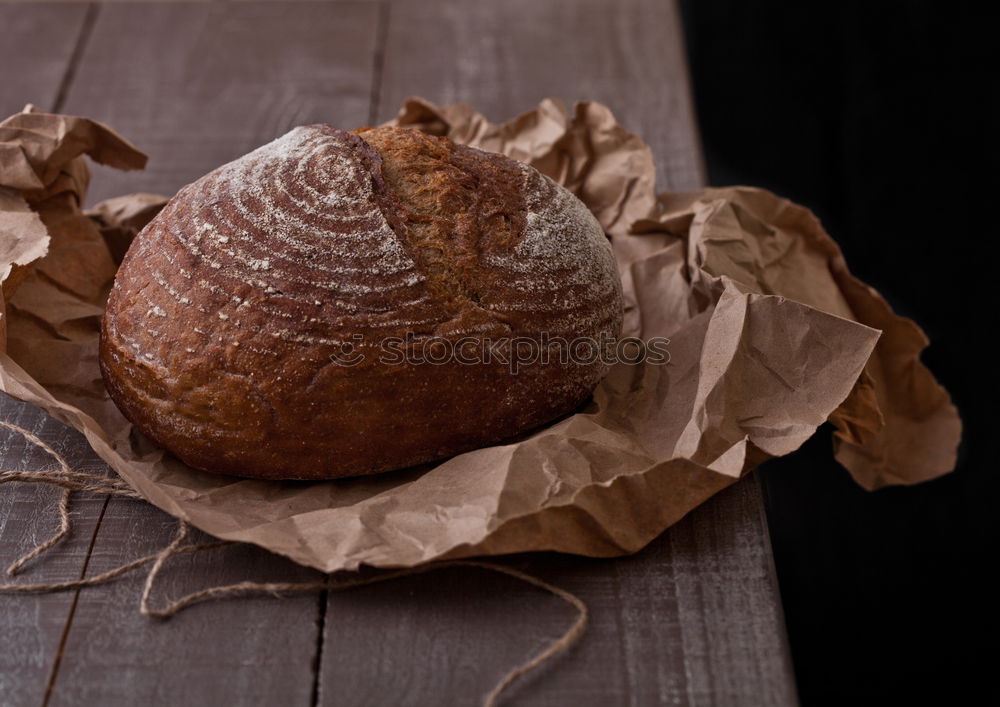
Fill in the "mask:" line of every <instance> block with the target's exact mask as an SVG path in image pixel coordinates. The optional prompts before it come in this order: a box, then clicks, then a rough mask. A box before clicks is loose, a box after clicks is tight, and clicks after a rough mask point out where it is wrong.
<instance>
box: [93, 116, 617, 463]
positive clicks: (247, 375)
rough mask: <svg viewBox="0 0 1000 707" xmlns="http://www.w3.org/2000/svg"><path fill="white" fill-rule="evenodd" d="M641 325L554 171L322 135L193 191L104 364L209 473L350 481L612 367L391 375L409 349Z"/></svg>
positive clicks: (131, 296)
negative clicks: (396, 352) (627, 322)
mask: <svg viewBox="0 0 1000 707" xmlns="http://www.w3.org/2000/svg"><path fill="white" fill-rule="evenodd" d="M621 317H622V303H621V285H620V280H619V278H618V274H617V270H616V267H615V263H614V258H613V255H612V253H611V248H610V244H609V243H608V241H607V238H606V236H605V235H604V233H603V231H602V230H601V228H600V226H599V225H598V224H597V222H596V220H595V219H594V218H593V216H592V215H591V214H590V213H589V212H588V211H587V209H586V208H585V207H584V206H583V204H582V203H581V202H579V200H577V199H576V198H575V197H574V196H572V195H571V194H570V193H569V192H568V191H566V190H565V189H563V188H562V187H560V186H558V185H557V184H555V183H554V182H552V181H551V180H550V179H548V178H547V177H544V176H542V175H541V174H539V173H538V172H537V171H535V170H534V169H532V168H530V167H528V166H526V165H523V164H521V163H518V162H515V161H513V160H511V159H508V158H506V157H503V156H500V155H493V154H488V153H484V152H480V151H478V150H474V149H472V148H468V147H463V146H458V145H454V144H453V143H451V142H450V141H448V140H446V139H443V138H434V137H430V136H426V135H423V134H422V133H419V132H417V131H413V130H407V129H399V128H376V129H369V130H364V131H360V133H349V132H345V131H341V130H337V129H334V128H331V127H329V126H322V125H317V126H307V127H300V128H296V129H294V130H292V131H291V132H289V133H288V134H287V135H285V136H283V137H281V138H279V139H277V140H275V141H274V142H272V143H270V144H268V145H265V146H263V147H261V148H259V149H258V150H255V151H254V152H251V153H250V154H248V155H246V156H244V157H242V158H240V159H238V160H236V161H234V162H231V163H229V164H227V165H224V166H222V167H220V168H219V169H217V170H215V171H214V172H212V173H210V174H208V175H206V176H205V177H203V178H202V179H200V180H198V181H196V182H194V183H193V184H190V185H188V186H187V187H185V188H183V189H182V190H181V191H180V192H179V193H178V194H177V195H176V196H175V197H174V198H173V199H172V200H171V201H170V202H169V203H168V205H167V206H166V207H165V208H164V209H163V211H162V212H161V213H160V214H159V215H158V216H157V217H156V218H155V219H154V220H153V221H152V222H151V223H150V224H149V225H148V226H147V227H146V228H145V229H144V230H143V232H142V233H140V234H139V236H138V237H137V238H136V240H135V242H134V243H133V245H132V247H131V248H130V250H129V252H128V254H127V255H126V258H125V260H124V262H123V263H122V267H121V269H120V270H119V273H118V276H117V278H116V282H115V285H114V287H113V289H112V292H111V295H110V297H109V300H108V306H107V311H106V315H105V318H104V325H103V329H102V337H101V367H102V372H103V374H104V377H105V381H106V384H107V387H108V390H109V392H110V394H111V396H112V398H113V399H114V400H115V402H116V403H117V404H118V406H119V408H120V409H121V410H122V412H123V413H124V414H125V415H126V417H128V418H129V419H130V420H131V421H132V422H133V424H134V425H135V426H136V427H137V428H138V429H139V430H140V431H141V432H143V433H144V434H146V435H147V436H149V437H151V438H152V439H153V440H154V441H156V442H158V443H159V444H161V445H162V446H164V447H166V448H167V449H169V450H171V451H172V452H174V453H175V454H176V455H177V456H179V457H180V458H181V459H182V460H184V461H185V462H187V463H188V464H190V465H192V466H194V467H197V468H201V469H206V470H209V471H217V472H222V473H231V474H236V475H242V476H254V477H265V478H335V477H338V476H346V475H356V474H365V473H373V472H378V471H385V470H389V469H394V468H400V467H403V466H408V465H412V464H417V463H421V462H426V461H431V460H434V459H438V458H441V457H444V456H448V455H451V454H454V453H457V452H460V451H465V450H467V449H471V448H475V447H479V446H483V445H485V444H489V443H493V442H496V441H500V440H502V439H505V438H508V437H510V436H512V435H515V434H517V433H519V432H522V431H525V430H527V429H530V428H532V427H535V426H538V425H540V424H542V423H544V422H547V421H549V420H551V419H553V418H555V417H557V416H559V415H562V414H565V413H567V412H570V411H571V410H572V409H574V408H575V407H576V406H578V405H579V404H580V403H581V402H583V401H584V400H585V399H586V398H587V396H589V394H590V392H591V391H592V389H593V387H594V386H595V385H596V383H597V382H598V381H599V380H600V378H601V377H602V376H603V375H604V373H605V372H606V366H605V365H603V364H601V363H600V362H594V363H585V364H574V363H560V362H559V361H558V360H557V361H555V362H552V363H550V364H549V365H544V366H543V365H529V366H526V367H524V368H522V369H521V370H519V371H518V372H517V374H516V375H515V374H512V373H511V372H510V370H509V366H508V365H507V364H506V363H501V362H499V361H491V362H490V363H481V364H474V365H469V364H460V363H457V362H455V361H453V360H449V361H445V362H442V363H436V364H430V363H424V364H412V363H411V364H407V363H399V362H395V359H394V362H392V363H387V362H385V361H384V360H383V359H381V358H380V356H382V354H383V352H384V350H383V349H382V348H381V347H382V346H383V345H384V342H386V340H388V339H390V338H391V337H396V338H399V339H405V337H406V336H407V335H408V334H409V335H410V337H411V341H410V342H409V343H405V344H402V345H401V346H400V350H402V351H411V350H412V349H413V348H414V347H416V346H420V345H422V344H423V342H426V341H427V340H428V338H429V337H440V339H439V340H443V341H445V342H454V341H456V340H458V339H460V338H461V337H468V336H474V337H479V338H480V339H482V338H484V337H485V338H489V339H491V340H501V339H503V338H510V337H522V336H527V337H536V338H537V337H538V336H539V335H540V334H541V333H542V332H545V333H547V334H548V335H550V336H552V337H564V338H567V339H572V338H574V337H578V336H588V337H598V336H599V335H600V334H601V333H602V332H604V333H606V334H610V335H612V336H615V335H617V334H618V332H619V330H620V327H621ZM352 350H353V356H351V357H348V358H350V359H351V360H352V361H353V360H356V359H358V357H359V356H360V362H358V363H356V364H355V365H344V364H343V361H344V356H345V352H348V351H352Z"/></svg>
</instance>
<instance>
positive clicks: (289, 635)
mask: <svg viewBox="0 0 1000 707" xmlns="http://www.w3.org/2000/svg"><path fill="white" fill-rule="evenodd" d="M176 528H177V521H176V520H175V519H173V518H172V517H170V516H168V515H167V514H165V513H163V512H162V511H160V510H158V509H156V508H153V507H151V506H149V505H148V504H146V503H144V502H141V501H133V500H129V499H113V500H112V501H111V502H110V504H109V506H108V509H107V511H106V513H105V514H104V518H103V519H102V522H101V525H100V530H99V531H98V534H97V539H96V543H95V547H94V552H93V554H92V555H91V558H90V565H89V567H88V575H93V574H95V573H99V572H103V571H106V570H109V569H112V568H114V567H117V566H118V565H120V564H122V563H123V562H127V561H128V560H130V559H133V558H136V557H141V556H143V555H145V554H148V553H152V552H155V551H157V550H159V549H161V548H162V547H163V546H164V544H165V543H167V542H169V541H170V539H171V537H172V535H173V533H174V531H175V530H176ZM207 540H208V538H207V537H206V536H204V535H203V534H200V533H195V534H194V537H192V538H190V540H189V541H190V542H205V541H207ZM321 578H322V575H320V574H319V573H317V572H314V571H312V570H308V569H306V568H304V567H301V566H299V565H296V564H294V563H293V562H291V561H290V560H285V559H283V558H279V557H276V556H275V555H272V554H270V553H268V552H266V551H265V550H261V549H260V548H257V547H254V546H250V545H234V546H227V547H225V548H220V549H217V550H206V551H203V552H198V553H193V554H186V555H180V556H177V557H174V558H172V559H171V560H170V562H169V564H168V565H167V566H166V567H165V569H164V571H163V572H162V574H161V575H160V581H159V582H158V584H157V585H156V591H155V595H154V597H155V598H154V604H155V605H156V606H162V605H163V604H165V603H166V601H167V600H168V599H177V598H179V597H181V596H183V595H186V594H189V593H191V592H194V591H197V590H199V589H203V588H206V587H211V586H219V585H224V584H232V583H235V582H240V581H244V580H247V581H257V582H268V581H271V582H279V581H280V582H286V581H287V582H306V581H317V580H318V579H321ZM144 581H145V571H139V572H137V573H135V574H134V575H132V576H130V577H129V578H128V579H125V580H122V581H118V582H115V583H114V584H110V585H108V586H106V587H102V588H100V589H88V590H85V592H84V593H82V594H81V596H80V602H79V606H78V607H77V610H76V613H75V615H74V617H73V623H72V625H71V627H70V631H69V633H68V636H67V640H66V646H65V650H64V654H63V658H62V664H61V666H60V669H59V673H58V677H57V680H56V682H55V684H54V686H53V690H52V695H51V699H50V701H49V704H50V705H91V704H94V705H96V704H100V705H134V704H167V705H196V704H206V705H209V704H218V705H223V704H224V705H248V704H268V705H269V704H282V705H308V704H309V703H310V699H311V694H312V688H313V669H312V661H313V656H314V654H315V651H316V641H317V634H318V630H319V628H318V624H317V619H318V617H319V604H318V600H317V597H316V596H315V595H303V596H298V597H288V598H285V599H281V600H277V599H274V598H272V597H252V598H242V599H229V600H224V601H216V602H210V603H205V604H201V605H196V606H193V607H191V608H189V609H187V610H185V611H183V612H181V613H180V614H178V615H177V616H175V617H173V618H171V619H169V620H167V621H157V620H152V619H148V618H146V617H144V616H142V615H141V614H140V613H139V596H140V594H141V593H142V588H143V583H144Z"/></svg>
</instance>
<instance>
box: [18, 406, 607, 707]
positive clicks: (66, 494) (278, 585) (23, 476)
mask: <svg viewBox="0 0 1000 707" xmlns="http://www.w3.org/2000/svg"><path fill="white" fill-rule="evenodd" d="M0 427H5V428H7V429H9V430H11V431H13V432H17V433H18V434H20V435H22V436H23V437H24V438H25V439H26V440H27V441H29V442H31V443H32V444H34V445H35V446H37V447H39V448H41V449H42V450H44V451H45V452H46V453H47V454H48V455H49V456H51V457H52V458H53V459H55V460H56V462H57V463H58V464H59V469H57V470H54V469H50V470H41V471H6V470H0V485H2V484H4V483H8V482H14V481H20V482H28V483H44V484H49V485H52V486H58V487H60V488H61V489H62V490H63V493H62V495H61V496H60V499H59V529H58V530H57V531H56V532H55V533H54V534H53V535H52V536H50V537H49V538H48V539H47V540H44V541H42V542H40V543H38V544H37V545H36V546H35V547H34V548H32V549H31V550H29V551H28V552H27V553H25V554H24V555H22V556H21V557H20V558H18V559H17V560H15V561H14V562H13V563H12V564H11V565H10V566H9V567H8V568H7V573H8V574H10V575H15V574H17V573H18V572H20V570H21V569H22V568H23V567H24V566H25V565H26V564H27V563H29V562H30V561H31V560H33V559H35V558H37V557H38V556H40V555H42V554H43V553H45V552H46V551H48V550H49V549H51V548H52V547H54V546H55V545H57V544H58V543H59V542H60V541H61V540H62V539H63V538H65V537H66V536H67V535H69V532H70V528H71V525H72V521H71V518H70V514H69V509H70V497H71V495H72V493H73V492H74V491H82V492H86V493H98V494H109V495H113V496H121V497H125V498H134V499H140V498H142V497H141V496H140V495H139V494H138V493H136V492H135V490H133V489H132V488H131V487H130V486H128V484H126V483H125V481H124V480H122V479H120V478H112V477H107V476H102V475H99V474H90V473H86V472H79V471H73V470H72V469H71V468H70V466H69V463H68V462H67V461H66V459H65V457H63V456H62V455H61V454H60V453H59V452H57V451H56V450H55V449H53V448H52V447H51V446H50V445H48V444H47V443H46V442H45V441H44V440H42V439H40V438H39V437H38V436H37V435H35V434H32V433H31V432H29V431H28V430H26V429H24V428H22V427H19V426H18V425H15V424H12V423H10V422H5V421H3V420H0ZM189 535H190V526H189V525H188V524H187V523H186V522H185V521H183V520H180V521H178V526H177V533H176V534H175V535H174V538H173V540H171V541H170V543H169V544H168V545H166V546H165V547H164V548H163V549H161V550H159V551H157V552H154V553H151V554H148V555H145V556H143V557H140V558H138V559H135V560H132V561H131V562H127V563H125V564H123V565H120V566H118V567H115V568H114V569H111V570H108V571H106V572H103V573H101V574H96V575H93V576H90V577H83V578H80V579H76V580H69V581H65V582H52V583H46V584H24V583H17V584H0V594H4V593H7V594H37V593H43V592H60V591H69V590H78V589H82V588H84V587H92V586H95V585H98V584H104V583H107V582H111V581H113V580H115V579H117V578H119V577H121V576H123V575H125V574H128V573H129V572H132V571H133V570H137V569H139V568H141V567H144V566H146V565H151V566H150V568H149V571H148V572H147V574H146V580H145V582H144V584H143V589H142V595H141V597H140V600H139V611H140V613H142V614H143V615H144V616H148V617H150V618H154V619H168V618H170V617H171V616H174V615H176V614H177V613H179V612H180V611H183V610H184V609H186V608H187V607H189V606H191V605H192V604H197V603H199V602H204V601H208V600H212V599H222V598H232V597H239V596H259V595H270V596H274V597H279V598H280V597H286V596H292V595H296V594H306V593H312V592H317V591H322V590H326V591H343V590H347V589H355V588H358V587H363V586H367V585H372V584H378V583H381V582H389V581H392V580H395V579H401V578H403V577H413V576H417V575H421V574H426V573H428V572H434V571H437V570H441V569H448V568H456V567H471V568H477V569H482V570H487V571H490V572H497V573H499V574H504V575H507V576H509V577H513V578H515V579H518V580H520V581H522V582H526V583H528V584H531V585H532V586H534V587H537V588H539V589H541V590H543V591H546V592H549V593H550V594H552V595H554V596H556V597H558V598H559V599H562V600H563V601H564V602H566V603H567V604H569V605H570V606H571V607H573V609H574V610H575V611H576V619H575V620H574V621H573V623H572V625H571V626H570V627H569V628H568V629H566V631H565V632H563V634H562V635H560V636H559V637H557V638H556V639H554V640H553V641H551V642H550V643H549V644H548V645H547V646H546V647H545V648H544V649H543V650H541V651H539V652H538V653H537V654H536V655H534V656H532V657H531V658H530V659H528V660H527V661H525V662H524V663H521V664H520V665H518V666H516V667H515V668H512V669H511V670H509V671H508V672H507V673H506V674H505V675H504V676H503V677H502V678H501V679H500V680H499V681H498V682H497V683H496V685H494V687H493V688H492V689H491V690H490V691H489V692H488V693H487V694H486V695H485V696H484V698H483V705H484V707H496V705H497V704H499V701H500V697H501V695H502V694H503V692H504V691H505V690H507V689H508V688H509V687H510V686H511V685H512V684H514V682H515V681H516V680H518V678H520V677H522V676H524V675H526V674H527V673H529V672H531V671H532V670H535V669H536V668H538V667H540V666H541V665H543V664H545V663H546V662H548V661H550V660H552V659H553V658H555V657H556V656H558V655H560V654H561V653H564V652H565V651H567V650H568V649H569V648H570V646H572V645H573V644H574V643H575V642H576V641H577V640H579V638H580V637H581V636H582V635H583V633H584V631H585V630H586V627H587V623H588V620H589V611H588V609H587V605H586V604H585V603H584V602H583V601H582V600H581V599H580V598H579V597H577V596H576V595H575V594H572V593H570V592H568V591H566V590H565V589H562V588H560V587H557V586H555V585H553V584H550V583H549V582H546V581H544V580H542V579H539V578H538V577H534V576H532V575H530V574H526V573H525V572H521V571H520V570H516V569H514V568H512V567H508V566H506V565H499V564H494V563H492V562H483V561H479V560H448V561H444V562H433V563H428V564H424V565H420V566H417V567H410V568H406V569H401V570H393V571H389V572H383V573H381V574H378V575H374V576H371V577H363V578H355V577H351V578H339V579H332V578H331V579H329V580H327V581H323V582H250V581H244V582H237V583H235V584H228V585H223V586H216V587H208V588H206V589H200V590H198V591H196V592H192V593H190V594H187V595H185V596H183V597H181V598H179V599H175V600H173V601H170V602H168V603H167V604H166V605H165V606H163V607H162V608H155V607H153V606H152V600H151V597H152V595H153V588H154V586H155V585H156V580H157V578H158V577H159V575H160V572H161V571H162V570H163V567H164V566H165V565H166V563H167V561H168V560H169V559H170V558H171V557H174V556H175V555H181V554H188V553H195V552H202V551H206V550H213V549H217V548H220V547H225V546H228V545H233V544H235V543H234V542H232V541H228V540H218V541H213V542H206V543H198V544H184V541H185V540H187V538H188V536H189Z"/></svg>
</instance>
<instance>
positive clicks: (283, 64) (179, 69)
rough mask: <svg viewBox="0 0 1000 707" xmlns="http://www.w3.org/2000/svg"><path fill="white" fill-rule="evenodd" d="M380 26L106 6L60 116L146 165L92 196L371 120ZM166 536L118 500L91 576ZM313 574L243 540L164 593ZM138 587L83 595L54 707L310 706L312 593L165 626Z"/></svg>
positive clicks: (323, 14)
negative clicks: (89, 120) (296, 129)
mask: <svg viewBox="0 0 1000 707" xmlns="http://www.w3.org/2000/svg"><path fill="white" fill-rule="evenodd" d="M376 16H377V7H376V6H374V5H370V4H356V5H355V4H340V3H338V4H328V3H301V4H295V5H294V6H281V5H278V4H274V3H246V4H242V3H241V4H240V5H238V6H235V5H234V6H229V7H222V6H215V5H204V4H169V5H167V4H163V5H150V6H137V5H118V4H108V5H104V6H102V8H101V11H100V13H99V15H98V19H97V22H96V24H95V26H94V29H93V36H92V38H91V41H90V42H89V43H88V47H87V50H86V52H84V54H83V56H82V59H81V62H80V64H79V66H78V67H77V70H76V74H75V79H74V82H73V84H72V85H71V87H70V90H69V92H68V94H67V99H66V106H65V109H66V110H67V111H72V112H75V113H79V114H82V115H87V116H91V117H94V118H97V119H100V120H105V121H107V122H108V123H109V124H111V125H113V126H115V127H116V128H117V129H119V130H121V131H122V132H123V133H124V134H125V135H127V136H128V137H130V138H131V139H133V140H134V141H135V142H136V143H137V144H138V145H140V146H142V147H143V148H144V149H147V150H148V151H149V153H150V164H149V168H148V169H147V171H146V172H145V173H141V174H127V175H121V174H114V173H111V172H104V171H102V172H101V173H98V174H96V175H95V180H94V181H95V193H96V194H97V195H98V196H102V195H103V196H110V195H114V194H120V193H125V192H129V191H137V190H148V191H154V192H160V193H171V192H173V191H174V190H175V189H176V188H177V187H179V186H181V185H182V184H184V183H185V182H188V181H190V180H193V179H195V178H197V177H198V176H200V175H201V174H202V173H204V172H206V171H208V170H210V169H212V168H214V167H216V166H217V165H218V164H220V163H222V162H225V161H227V160H229V159H232V158H234V157H236V156H238V155H240V154H242V153H245V152H247V151H249V150H250V149H252V148H254V147H256V146H257V145H260V144H262V143H264V142H266V141H267V140H270V139H272V138H273V137H276V136H277V135H279V134H281V133H283V132H284V131H286V130H287V129H289V128H290V127H292V126H293V125H296V124H300V123H309V122H318V121H326V122H331V123H334V124H340V125H359V124H363V123H364V122H366V120H367V116H368V108H369V96H370V93H371V67H372V56H373V53H374V40H375V34H376V32H375V29H376ZM173 529H174V523H173V521H172V520H170V519H169V518H168V517H167V516H165V515H164V514H162V513H160V512H159V511H157V510H156V509H154V508H152V507H149V506H147V505H145V504H139V503H135V502H132V501H128V500H123V499H113V500H112V501H111V502H110V504H109V506H108V508H107V512H106V514H105V516H104V519H103V521H102V523H101V526H100V530H99V533H98V535H97V538H96V543H95V549H94V552H93V554H92V557H91V561H90V566H89V568H88V575H93V574H94V573H97V572H101V571H104V570H107V569H109V568H112V567H115V566H117V565H119V564H121V563H123V562H125V561H128V560H129V559H132V558H134V557H136V556H139V555H141V554H144V553H147V552H150V551H152V550H154V549H156V548H160V547H163V546H164V545H165V544H166V543H168V542H169V541H170V539H171V537H172V534H173ZM319 576H320V575H318V574H317V573H315V572H312V571H310V570H306V569H304V568H301V567H298V566H296V565H293V564H292V563H290V562H287V561H285V560H283V559H281V558H278V557H276V556H274V555H270V554H268V553H266V552H264V551H262V550H259V549H256V548H253V547H250V546H241V547H238V548H229V549H226V550H219V551H213V552H209V553H201V554H198V555H193V556H184V557H178V558H175V559H174V560H172V561H171V566H170V567H169V568H168V569H167V570H166V571H165V573H164V576H163V580H164V581H163V587H162V588H161V590H160V591H162V593H163V594H165V595H170V596H174V597H176V596H178V595H180V594H185V593H188V592H191V591H195V590H197V589H200V588H203V587H207V586H212V585H216V584H220V583H229V582H234V581H239V580H244V579H247V580H259V581H268V580H270V581H275V580H282V581H306V580H310V579H313V580H314V579H316V578H317V577H319ZM141 586H142V578H141V576H136V577H133V578H130V579H128V580H124V581H121V582H118V583H115V584H114V585H110V586H108V587H106V588H101V589H97V588H94V589H89V590H86V591H84V592H83V593H81V596H80V603H79V606H78V608H77V611H76V614H75V616H74V620H73V622H72V624H71V626H70V630H69V632H68V635H67V640H66V647H65V651H64V655H63V658H62V662H61V667H60V670H59V672H58V675H57V679H56V681H55V683H54V687H53V691H52V696H51V701H50V704H52V705H59V704H96V703H100V704H106V705H118V704H121V705H126V704H135V703H137V702H153V703H158V704H162V703H166V704H292V705H294V704H301V705H306V704H310V702H311V699H312V691H313V683H314V666H313V660H314V657H315V653H316V651H317V648H318V628H317V619H318V618H319V616H320V606H319V599H318V597H317V596H315V595H313V596H303V597H298V598H288V599H284V600H281V601H278V600H272V599H245V600H230V601H225V602H216V603H213V604H209V605H202V606H197V607H192V608H190V609H188V610H186V611H185V612H183V613H182V614H180V615H178V616H176V617H174V618H172V619H170V620H169V621H168V622H166V623H161V622H152V621H150V620H148V619H145V618H143V617H142V616H141V615H140V614H139V613H138V596H139V591H140V590H141ZM163 594H161V596H162V595H163Z"/></svg>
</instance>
